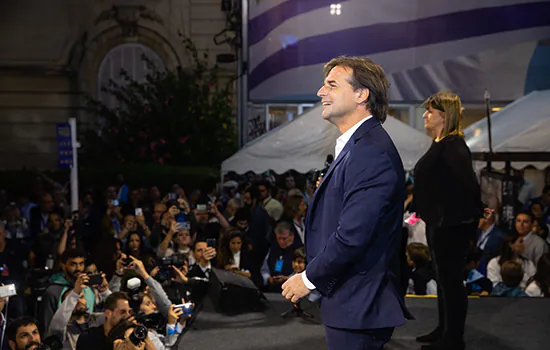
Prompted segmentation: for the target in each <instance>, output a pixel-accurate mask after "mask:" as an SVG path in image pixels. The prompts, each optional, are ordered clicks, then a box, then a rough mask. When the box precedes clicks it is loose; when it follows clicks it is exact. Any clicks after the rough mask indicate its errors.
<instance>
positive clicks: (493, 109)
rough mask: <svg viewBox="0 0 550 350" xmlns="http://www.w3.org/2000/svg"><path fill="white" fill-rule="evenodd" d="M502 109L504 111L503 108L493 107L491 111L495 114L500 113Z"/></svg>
mask: <svg viewBox="0 0 550 350" xmlns="http://www.w3.org/2000/svg"><path fill="white" fill-rule="evenodd" d="M501 109H502V107H493V108H491V111H493V112H498V111H500V110H501Z"/></svg>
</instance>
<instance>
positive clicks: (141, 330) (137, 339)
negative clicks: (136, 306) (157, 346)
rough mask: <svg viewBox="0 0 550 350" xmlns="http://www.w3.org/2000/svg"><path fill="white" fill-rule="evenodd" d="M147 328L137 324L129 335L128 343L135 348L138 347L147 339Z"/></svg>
mask: <svg viewBox="0 0 550 350" xmlns="http://www.w3.org/2000/svg"><path fill="white" fill-rule="evenodd" d="M147 332H148V331H147V327H145V326H144V325H142V324H139V325H137V326H136V328H134V331H133V332H132V333H131V334H130V341H131V342H132V344H134V345H135V346H139V345H140V344H141V342H142V341H144V340H145V339H146V338H147Z"/></svg>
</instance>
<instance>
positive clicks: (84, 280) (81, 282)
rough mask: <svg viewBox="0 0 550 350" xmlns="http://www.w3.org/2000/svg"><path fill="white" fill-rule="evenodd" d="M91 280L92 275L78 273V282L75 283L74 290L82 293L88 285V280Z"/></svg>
mask: <svg viewBox="0 0 550 350" xmlns="http://www.w3.org/2000/svg"><path fill="white" fill-rule="evenodd" d="M89 281H90V277H89V276H88V275H87V274H85V273H80V274H78V277H77V278H76V282H75V283H74V288H73V292H75V293H76V294H78V295H80V293H82V291H83V290H84V289H85V288H86V287H87V286H88V282H89Z"/></svg>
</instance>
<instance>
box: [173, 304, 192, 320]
mask: <svg viewBox="0 0 550 350" xmlns="http://www.w3.org/2000/svg"><path fill="white" fill-rule="evenodd" d="M174 309H182V310H183V314H182V315H181V316H180V317H189V316H191V315H192V314H193V304H192V303H185V304H179V305H174Z"/></svg>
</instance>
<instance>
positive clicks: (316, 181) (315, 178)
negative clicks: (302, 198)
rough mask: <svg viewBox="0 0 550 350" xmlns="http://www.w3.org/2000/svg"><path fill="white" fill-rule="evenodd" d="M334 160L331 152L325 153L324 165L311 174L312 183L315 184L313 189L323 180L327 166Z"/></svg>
mask: <svg viewBox="0 0 550 350" xmlns="http://www.w3.org/2000/svg"><path fill="white" fill-rule="evenodd" d="M333 161H334V156H333V155H332V154H327V159H326V160H325V167H324V168H323V169H322V170H321V171H316V172H315V173H314V174H313V183H314V184H315V186H314V187H315V189H317V186H319V184H320V183H321V181H322V180H323V177H325V174H326V173H327V171H328V168H329V167H330V165H331V164H332V162H333Z"/></svg>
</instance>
